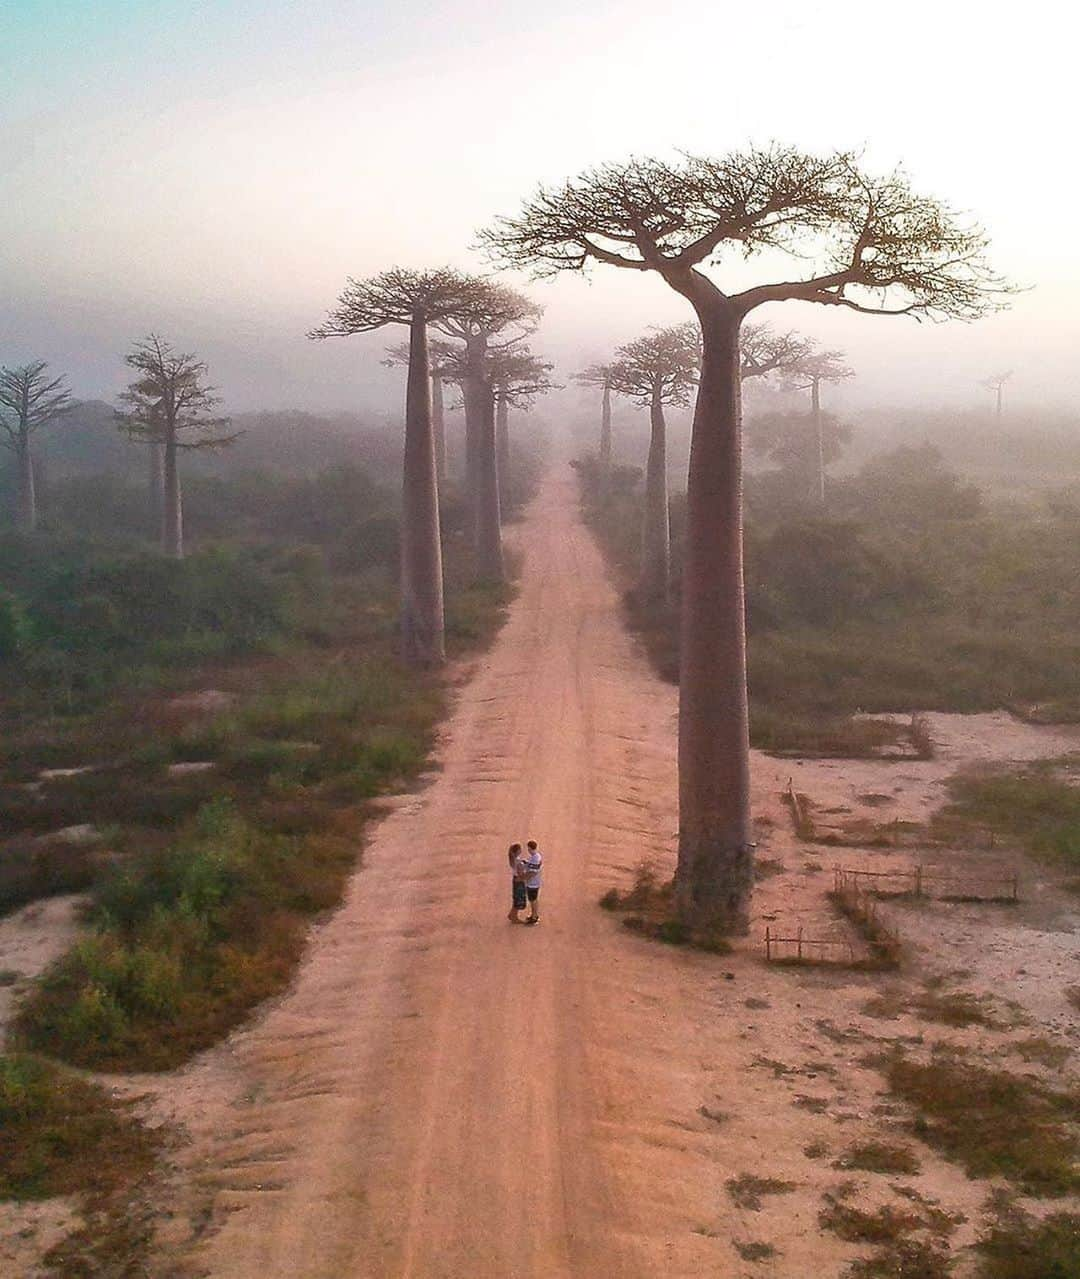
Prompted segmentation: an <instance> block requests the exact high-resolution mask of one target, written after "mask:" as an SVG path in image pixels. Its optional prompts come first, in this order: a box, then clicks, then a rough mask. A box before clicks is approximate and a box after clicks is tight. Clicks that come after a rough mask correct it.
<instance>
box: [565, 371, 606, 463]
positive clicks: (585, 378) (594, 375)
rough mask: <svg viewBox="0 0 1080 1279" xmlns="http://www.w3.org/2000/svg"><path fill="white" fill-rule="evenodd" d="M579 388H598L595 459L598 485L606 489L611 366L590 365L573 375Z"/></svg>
mask: <svg viewBox="0 0 1080 1279" xmlns="http://www.w3.org/2000/svg"><path fill="white" fill-rule="evenodd" d="M574 381H575V382H578V383H580V385H581V386H598V387H600V447H599V449H598V450H597V459H598V460H599V463H600V483H601V487H602V488H606V487H607V480H608V477H609V475H610V474H611V365H610V364H590V365H588V366H587V367H586V368H583V369H582V370H581V372H580V373H577V374H575V375H574Z"/></svg>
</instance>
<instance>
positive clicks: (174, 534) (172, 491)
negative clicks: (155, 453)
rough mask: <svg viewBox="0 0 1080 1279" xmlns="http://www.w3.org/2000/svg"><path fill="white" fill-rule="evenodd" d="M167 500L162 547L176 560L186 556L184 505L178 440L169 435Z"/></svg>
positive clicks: (163, 521) (167, 448)
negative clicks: (178, 461) (178, 464)
mask: <svg viewBox="0 0 1080 1279" xmlns="http://www.w3.org/2000/svg"><path fill="white" fill-rule="evenodd" d="M164 453H165V458H164V469H165V500H164V503H163V505H162V511H161V549H162V550H163V551H164V552H165V554H166V555H168V556H170V557H171V558H172V559H174V560H182V559H183V558H184V506H183V498H182V496H181V493H180V470H179V467H178V466H177V464H176V463H177V457H176V454H177V449H176V440H175V439H173V438H172V437H171V436H167V437H166V439H165V445H164Z"/></svg>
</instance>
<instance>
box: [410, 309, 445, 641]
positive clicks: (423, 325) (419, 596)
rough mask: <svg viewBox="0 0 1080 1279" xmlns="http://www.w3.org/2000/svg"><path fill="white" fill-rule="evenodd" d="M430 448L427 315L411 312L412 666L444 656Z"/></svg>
mask: <svg viewBox="0 0 1080 1279" xmlns="http://www.w3.org/2000/svg"><path fill="white" fill-rule="evenodd" d="M436 453H437V451H436V445H435V430H434V423H433V418H432V404H431V382H430V380H429V377H428V338H427V319H426V317H425V316H423V315H416V316H414V317H413V321H412V324H411V325H410V326H409V377H408V384H407V389H406V393H405V459H404V469H403V474H402V484H401V651H402V657H403V658H404V660H405V661H406V662H408V663H409V664H410V665H413V666H433V665H437V664H438V663H440V662H442V661H444V660H445V658H446V649H445V644H444V634H443V574H442V543H441V541H440V537H439V481H438V471H437V456H436Z"/></svg>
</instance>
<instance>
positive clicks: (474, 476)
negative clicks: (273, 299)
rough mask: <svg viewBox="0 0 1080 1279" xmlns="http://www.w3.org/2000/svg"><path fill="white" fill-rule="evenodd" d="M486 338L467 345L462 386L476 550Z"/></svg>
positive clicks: (471, 339)
mask: <svg viewBox="0 0 1080 1279" xmlns="http://www.w3.org/2000/svg"><path fill="white" fill-rule="evenodd" d="M486 358H487V338H486V337H484V335H483V334H475V335H472V336H470V337H469V338H468V339H467V341H466V344H465V359H466V371H465V378H464V380H463V382H462V385H461V397H462V399H463V400H464V401H465V508H466V518H467V521H468V527H469V537H470V539H471V541H472V545H473V549H474V550H478V549H479V546H480V454H481V452H482V449H483V444H482V441H483V435H484V405H485V399H486V397H487V395H488V394H489V393H490V392H489V389H488V387H487V382H486V380H485V378H484V363H485V360H486Z"/></svg>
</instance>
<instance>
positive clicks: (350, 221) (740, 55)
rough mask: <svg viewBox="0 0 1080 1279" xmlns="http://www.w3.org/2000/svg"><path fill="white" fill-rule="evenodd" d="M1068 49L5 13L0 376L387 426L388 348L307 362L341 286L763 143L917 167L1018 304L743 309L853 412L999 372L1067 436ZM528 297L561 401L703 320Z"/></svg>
mask: <svg viewBox="0 0 1080 1279" xmlns="http://www.w3.org/2000/svg"><path fill="white" fill-rule="evenodd" d="M1074 21H1075V20H1074V19H1071V18H1070V19H1068V20H1066V19H1064V18H1062V17H1061V16H1060V15H1059V14H1058V13H1057V12H1056V9H1053V8H1051V6H1050V5H1049V4H1047V3H1035V4H1034V5H1032V6H1029V7H1028V8H1027V9H1026V10H1025V11H1024V14H1023V15H1022V17H1017V18H1016V19H1015V20H1012V21H1008V22H1006V21H1003V20H998V19H995V18H993V17H990V16H988V15H987V14H986V12H985V11H979V10H976V9H975V7H974V6H972V5H962V6H955V7H954V8H953V9H952V10H950V11H944V10H943V7H942V6H932V5H930V4H929V3H927V2H925V0H919V3H916V4H913V5H909V6H908V7H907V10H906V13H905V20H904V33H905V35H904V39H903V41H901V39H900V38H899V37H898V36H897V35H896V34H895V32H894V29H893V28H894V25H895V24H890V23H888V22H887V21H886V20H884V19H880V18H872V17H867V16H865V10H864V9H863V8H862V7H856V6H855V5H854V4H853V3H848V2H847V0H843V2H834V3H828V4H826V5H824V6H822V7H821V9H820V11H819V12H818V13H817V14H816V15H815V16H814V17H813V18H811V16H809V15H808V14H807V13H806V11H805V9H804V7H802V6H798V5H795V4H793V3H789V2H788V0H783V2H782V3H780V4H778V5H776V6H773V7H772V8H771V9H770V10H769V11H768V12H762V13H741V14H738V15H735V16H730V15H724V14H721V13H719V12H710V13H707V14H702V13H699V12H697V6H695V5H693V4H692V3H689V0H674V2H673V3H672V4H670V5H668V6H666V7H665V8H664V10H663V12H654V11H653V10H651V9H650V8H648V7H646V6H645V5H643V4H641V3H639V2H637V0H635V2H634V3H631V4H624V5H621V6H616V5H614V4H611V3H609V2H603V3H601V4H599V5H597V6H594V7H592V8H590V10H589V12H588V13H581V12H577V11H576V10H575V8H574V7H572V6H569V5H567V4H564V3H554V4H551V5H548V6H547V7H546V8H545V9H544V10H543V12H538V11H537V10H535V9H534V8H533V7H531V6H526V5H522V4H520V3H516V2H515V3H510V4H507V5H504V6H501V7H500V8H499V10H498V12H497V13H488V12H486V10H485V7H484V6H481V5H480V4H479V3H476V2H474V0H456V2H455V3H453V4H447V5H443V6H437V7H436V6H425V5H423V4H419V3H417V2H416V0H405V2H404V3H401V4H398V5H396V6H393V7H391V6H388V5H384V4H355V3H345V2H343V0H337V2H332V3H326V4H323V5H320V6H318V12H317V14H315V15H314V16H313V15H312V13H311V12H310V11H307V10H298V9H297V8H296V7H295V6H292V5H288V4H285V3H283V2H282V0H269V2H268V3H261V4H255V3H253V2H252V0H243V2H242V3H238V4H231V5H228V6H217V5H207V6H203V7H202V8H201V9H199V10H196V11H192V10H191V9H190V8H188V7H185V8H183V9H182V8H181V7H180V6H178V5H176V4H173V3H168V2H161V3H141V4H136V3H133V2H132V0H102V2H101V3H99V4H96V5H93V6H88V5H85V4H74V3H51V4H49V3H40V4H37V3H15V4H14V5H12V6H10V7H9V9H8V11H7V12H6V13H5V14H4V15H3V16H2V17H0V34H2V35H3V37H4V46H5V48H6V49H7V50H8V51H9V55H10V53H11V52H12V51H17V54H18V57H17V60H16V61H15V63H14V65H12V66H10V67H9V68H7V76H6V82H5V95H4V101H3V103H2V104H0V118H2V120H3V124H4V131H3V136H2V138H0V157H2V162H3V165H4V170H5V172H6V173H7V175H8V190H9V200H8V202H7V208H6V210H5V213H6V230H7V233H6V235H5V236H4V237H3V239H2V241H0V264H2V266H3V269H4V271H5V277H6V280H7V286H8V288H7V292H8V305H7V306H6V307H5V309H4V312H3V320H2V322H0V363H4V364H11V363H19V362H22V361H24V360H28V359H31V358H43V359H46V360H48V361H49V363H50V364H51V365H52V366H53V368H54V369H55V370H56V371H57V372H63V373H66V374H67V375H68V377H69V380H70V383H71V386H72V389H73V391H74V392H75V393H76V394H77V395H78V396H79V397H80V398H103V399H106V400H111V399H112V398H113V397H114V396H115V395H116V393H117V391H118V390H119V389H120V388H121V387H122V386H123V384H124V382H125V372H126V371H125V368H124V366H123V363H122V359H121V357H122V355H123V353H124V351H125V350H126V349H128V347H129V346H130V345H131V343H132V342H133V341H134V340H136V339H137V338H139V337H140V336H142V335H143V334H145V333H146V332H147V331H149V330H151V329H153V330H156V331H159V332H161V333H163V334H164V335H165V336H166V337H167V338H169V340H171V341H172V342H173V343H174V344H175V345H177V346H179V347H182V348H184V349H192V350H195V351H196V352H198V354H199V355H200V356H201V357H202V358H204V359H205V360H206V361H207V362H208V364H209V366H210V372H211V379H212V381H213V382H214V383H215V384H216V385H217V386H218V387H219V388H220V390H221V393H222V395H223V397H224V400H225V405H226V408H227V409H228V410H230V411H235V412H243V411H245V410H250V409H274V408H294V409H304V410H308V411H313V412H318V411H340V410H355V409H358V410H360V411H385V410H387V409H391V410H392V409H394V408H396V407H397V405H398V403H399V400H400V395H401V375H400V371H397V370H394V371H391V370H386V369H383V368H382V367H381V366H380V364H379V360H380V359H381V358H382V354H383V350H384V348H385V346H387V345H388V344H390V343H392V342H394V341H396V340H400V334H399V333H397V332H395V331H393V330H388V331H384V332H382V333H377V334H372V335H368V336H366V337H362V338H353V339H349V340H341V341H333V342H327V343H321V344H316V343H312V342H310V341H308V340H307V339H306V338H305V336H304V335H305V333H306V331H307V330H308V329H309V328H310V327H311V326H312V325H314V324H316V323H317V322H318V321H319V320H320V319H321V318H322V316H323V314H324V313H325V311H326V309H327V308H328V307H329V306H330V305H331V303H332V302H333V300H334V298H335V297H336V295H337V293H338V292H339V290H340V288H341V286H342V284H343V283H344V280H345V277H346V275H354V276H363V275H366V274H370V273H372V272H375V271H378V270H380V269H383V268H385V267H387V266H390V265H393V264H396V263H400V264H403V265H417V266H426V265H437V264H440V263H443V262H451V263H453V264H455V265H459V266H462V267H466V268H472V269H480V270H484V269H487V267H486V264H485V263H484V262H483V259H482V258H480V257H479V256H478V255H476V254H474V253H471V252H470V245H471V244H472V242H473V241H474V238H475V233H476V230H477V229H478V228H479V227H480V226H482V225H484V224H486V223H487V222H489V221H490V220H491V219H492V218H493V217H494V216H495V215H497V214H499V213H508V212H513V211H514V210H515V209H516V208H517V207H518V205H519V203H520V201H521V199H522V197H523V196H525V195H527V194H528V193H530V192H531V191H532V190H533V189H534V187H535V186H536V184H537V183H538V182H539V181H558V180H559V179H561V178H564V177H567V176H570V175H572V174H574V173H576V172H578V171H579V170H581V169H582V168H585V167H588V166H589V165H591V164H595V163H602V162H604V161H607V160H617V159H621V158H625V157H626V156H628V155H630V154H633V153H637V154H648V153H656V154H661V155H669V154H671V153H672V152H673V150H674V149H676V148H685V149H688V150H695V151H701V152H713V153H722V152H724V151H726V150H728V149H731V148H734V147H741V146H744V145H746V144H747V143H749V142H756V143H766V142H768V141H770V140H772V139H776V140H778V141H782V142H786V143H792V144H796V145H800V146H805V147H807V148H810V149H827V148H832V147H861V148H863V149H864V152H865V158H866V162H867V164H868V165H869V166H870V167H872V168H875V169H888V168H891V167H892V166H893V165H895V164H897V163H903V164H904V165H905V167H906V168H907V169H908V171H909V172H910V174H911V177H912V180H913V183H914V185H915V187H916V189H918V190H922V191H926V192H927V193H930V194H934V195H936V196H939V197H940V198H943V199H945V200H946V201H947V202H949V203H950V204H952V205H954V206H955V207H958V208H960V209H963V210H970V211H971V213H972V214H973V215H974V216H975V217H976V218H977V219H978V220H979V221H980V222H981V223H982V224H983V225H984V226H985V227H986V229H987V231H988V233H989V235H990V238H991V246H992V247H991V260H992V262H993V264H994V266H995V267H996V268H997V269H998V270H999V271H1001V272H1002V273H1003V274H1004V275H1006V276H1008V277H1009V278H1010V279H1012V280H1013V281H1015V282H1016V283H1018V284H1020V285H1022V286H1029V291H1027V292H1024V293H1021V294H1020V295H1018V296H1017V297H1016V298H1015V299H1014V302H1013V306H1012V309H1011V310H1010V311H1009V312H1006V313H1004V314H1001V315H996V316H991V317H989V318H987V319H984V320H982V321H979V322H978V323H976V324H974V325H964V324H956V323H954V324H947V325H938V324H923V325H918V324H915V323H913V322H910V321H905V320H886V319H879V318H871V317H865V316H856V315H851V314H837V313H835V312H833V311H829V310H827V309H826V308H822V307H813V306H810V305H799V304H785V305H783V306H770V307H767V308H765V309H763V310H762V311H761V312H759V313H758V315H757V316H755V319H758V318H760V319H764V320H767V321H768V322H770V323H771V324H773V325H774V326H775V327H777V328H782V329H787V328H796V329H799V330H801V331H803V332H806V333H808V334H810V335H812V336H814V337H817V338H819V339H820V340H821V341H823V342H826V343H828V344H830V345H835V346H839V347H842V348H843V349H844V350H845V351H846V352H847V355H848V360H849V362H850V363H851V365H852V366H853V367H854V368H855V369H856V370H857V373H858V379H857V381H856V382H854V383H853V384H852V385H851V386H850V387H847V388H845V390H844V400H845V402H847V403H849V404H853V405H857V404H871V403H873V404H905V405H907V404H910V405H918V406H920V407H923V408H936V407H940V406H943V405H953V406H957V407H971V406H974V405H978V404H979V403H980V402H988V401H989V399H990V396H989V394H988V393H987V392H986V391H983V390H981V389H980V388H979V386H978V382H979V381H980V380H981V379H982V378H985V377H986V376H987V375H989V374H991V373H994V372H998V371H1002V370H1005V369H1013V370H1015V373H1014V377H1013V380H1012V382H1011V383H1010V385H1009V388H1008V391H1007V402H1008V403H1009V404H1010V406H1015V407H1016V408H1017V411H1018V412H1019V411H1021V410H1022V411H1024V412H1028V413H1030V412H1031V411H1033V410H1036V409H1038V408H1047V409H1054V410H1061V409H1064V408H1069V407H1072V406H1073V405H1075V404H1076V403H1077V401H1078V400H1080V362H1078V361H1077V359H1076V354H1075V352H1076V350H1077V348H1078V346H1080V320H1078V318H1077V308H1076V305H1075V303H1074V301H1073V294H1074V292H1075V291H1076V289H1077V287H1078V286H1080V254H1078V253H1077V251H1076V248H1075V246H1074V242H1073V239H1072V227H1071V225H1068V224H1067V219H1068V220H1069V221H1070V222H1071V214H1072V204H1071V200H1070V197H1071V195H1072V193H1073V190H1074V189H1075V187H1076V179H1075V177H1074V175H1073V172H1072V170H1071V169H1070V168H1069V166H1068V165H1067V163H1066V162H1065V161H1064V159H1063V157H1065V156H1067V154H1068V151H1067V150H1066V148H1065V143H1066V141H1067V137H1068V135H1067V129H1068V121H1069V119H1070V118H1071V110H1070V105H1071V102H1070V99H1071V79H1070V66H1069V59H1070V56H1071V49H1072V41H1071V39H1070V27H1068V26H1067V25H1066V23H1067V22H1068V23H1069V24H1073V23H1074ZM908 33H910V34H908ZM440 103H445V110H440V109H439V105H438V104H440ZM1062 245H1065V246H1066V252H1065V255H1064V256H1065V261H1064V262H1063V261H1062V260H1061V258H1062V253H1061V246H1062ZM628 276H629V278H628ZM522 283H525V284H526V287H527V288H528V289H529V291H530V293H532V295H533V296H535V298H536V299H537V300H538V301H540V302H541V303H543V304H544V305H545V306H546V308H547V311H546V315H545V319H544V322H543V325H542V327H541V330H540V332H539V333H538V334H537V337H536V339H535V341H534V343H533V345H534V347H535V348H536V349H537V350H538V351H540V352H542V353H544V354H545V355H546V356H547V357H548V358H552V359H554V360H555V361H556V364H557V366H558V367H557V374H556V376H557V377H558V378H559V380H560V381H564V382H565V381H567V380H568V378H569V376H570V374H572V373H573V371H574V369H575V368H576V367H577V366H578V363H579V362H580V361H585V360H589V359H595V358H600V357H602V356H604V355H605V354H606V353H607V352H609V351H610V350H611V348H612V347H613V346H614V345H616V344H618V343H620V342H624V341H627V340H629V339H631V338H633V337H635V336H637V335H638V334H639V333H640V332H641V331H642V330H643V329H644V328H645V327H646V326H648V325H649V324H654V323H661V324H663V323H671V322H675V321H678V320H680V319H682V318H684V317H686V316H688V314H689V311H688V308H687V305H686V303H685V302H683V301H682V300H681V299H680V298H678V297H676V296H675V295H673V294H672V293H671V292H670V291H669V290H668V289H667V288H666V287H665V286H664V285H663V283H662V282H661V281H659V280H658V279H655V278H652V277H648V278H642V277H639V276H637V275H632V274H629V273H620V272H615V271H610V270H604V269H603V268H601V269H599V270H596V271H594V272H593V273H592V275H591V276H589V277H586V278H585V279H582V278H579V277H572V278H565V277H564V278H562V279H559V280H557V281H550V282H541V283H528V282H524V281H522ZM913 370H915V373H914V375H913V372H912V371H913Z"/></svg>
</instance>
